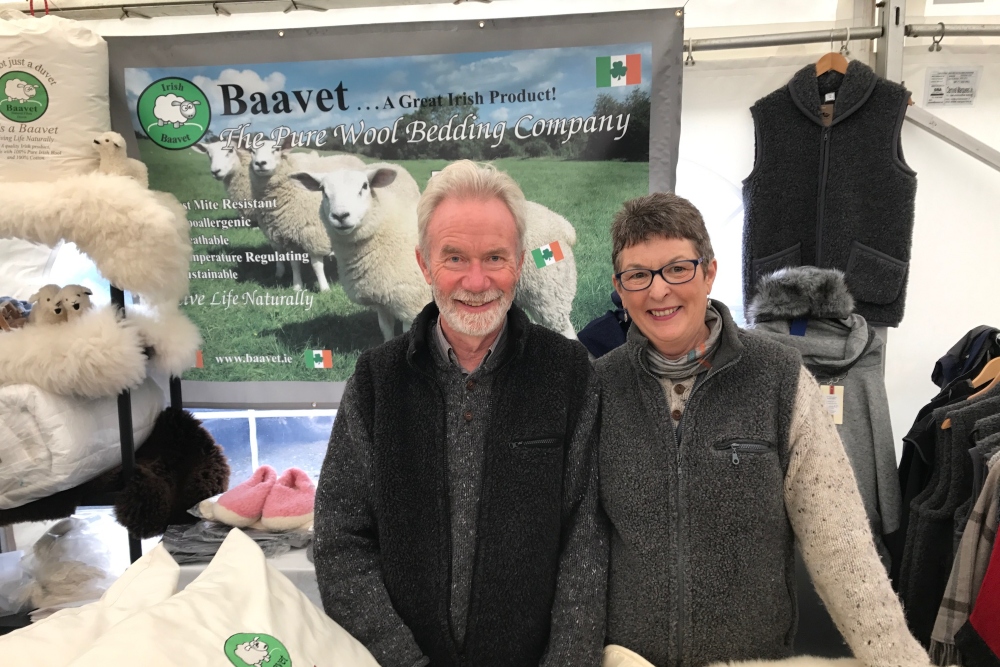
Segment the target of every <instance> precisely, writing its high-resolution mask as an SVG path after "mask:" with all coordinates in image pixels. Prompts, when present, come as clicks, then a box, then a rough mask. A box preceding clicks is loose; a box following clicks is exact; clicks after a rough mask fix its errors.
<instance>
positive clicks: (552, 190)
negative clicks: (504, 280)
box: [139, 140, 649, 382]
mask: <svg viewBox="0 0 1000 667" xmlns="http://www.w3.org/2000/svg"><path fill="white" fill-rule="evenodd" d="M139 146H140V150H141V154H142V159H143V161H144V162H145V163H146V164H147V165H148V167H149V179H150V187H151V188H153V189H156V190H162V191H165V192H171V193H173V194H174V195H175V196H177V198H178V199H179V200H180V201H181V202H182V203H186V202H189V201H192V200H197V199H208V200H215V201H219V200H221V199H222V198H223V197H225V196H226V193H225V189H224V188H223V186H222V184H221V183H219V182H217V181H216V180H214V179H213V178H212V177H211V174H210V173H209V171H208V159H207V158H206V157H205V156H204V155H201V154H199V153H196V152H194V151H191V150H182V151H167V150H163V149H160V148H157V147H156V146H155V145H153V144H152V143H151V142H149V141H145V140H143V141H140V142H139ZM399 164H400V165H402V166H403V167H405V168H406V169H407V170H408V171H409V172H410V173H411V174H412V175H413V177H414V178H415V179H416V181H417V183H418V184H419V185H420V187H421V188H423V187H424V185H425V184H426V183H427V179H428V178H430V174H431V171H432V170H438V169H441V168H443V167H444V166H445V165H446V164H447V162H446V161H444V160H408V161H401V162H399ZM495 164H496V165H497V167H498V168H500V169H502V170H504V171H506V172H507V173H509V174H510V175H511V176H512V177H513V178H514V179H515V180H516V181H517V182H518V183H519V184H520V185H521V188H522V189H523V190H524V194H525V196H526V197H527V198H528V199H529V200H531V201H535V202H538V203H540V204H543V205H545V206H547V207H549V208H550V209H552V210H553V211H556V212H557V213H560V214H561V215H563V216H565V218H566V219H567V220H569V221H570V222H571V223H572V224H573V226H574V227H575V228H576V232H577V239H578V240H577V244H576V246H574V248H573V253H574V255H575V256H576V265H577V294H576V299H575V300H574V302H573V311H572V320H573V325H574V326H575V327H576V329H577V330H579V329H581V328H582V327H583V326H584V325H585V324H586V323H587V322H589V321H590V320H592V319H593V318H595V317H597V316H599V315H601V314H603V313H604V312H605V311H606V310H607V309H608V308H609V307H610V303H611V302H610V299H609V298H608V297H609V294H610V292H611V239H610V233H609V228H610V224H611V218H612V216H613V215H614V213H615V211H617V210H618V208H619V207H620V206H621V203H622V202H623V201H624V200H626V199H629V198H631V197H637V196H639V195H643V194H646V192H647V191H648V180H649V165H648V164H647V163H623V162H568V161H561V160H555V159H504V160H497V161H496V162H495ZM204 217H208V218H213V219H221V218H234V217H237V216H236V215H235V214H234V212H232V211H198V210H195V209H194V208H192V209H191V210H189V212H188V218H189V219H190V220H198V219H201V218H204ZM191 235H192V238H194V237H196V236H201V235H205V236H224V237H227V238H228V239H229V245H228V246H216V247H213V246H195V252H196V253H202V254H206V253H216V252H219V251H225V252H227V253H229V254H236V253H240V252H246V251H248V250H250V251H253V252H272V251H271V249H270V247H269V246H268V245H267V242H266V241H265V239H264V236H263V234H261V232H260V231H259V230H257V229H256V228H252V229H230V230H219V229H212V228H192V229H191ZM529 261H530V258H529ZM191 268H192V270H205V271H209V270H220V269H234V270H236V271H238V276H239V277H238V280H192V281H191V293H192V294H201V295H204V296H205V304H206V305H201V306H185V308H184V310H185V312H186V314H187V315H188V316H189V317H190V318H191V320H192V321H194V323H195V324H197V325H198V326H199V327H200V329H201V332H202V336H203V337H204V339H205V344H204V347H203V358H204V365H205V367H204V368H200V369H192V370H191V371H189V372H188V373H186V374H185V375H184V377H185V379H189V380H215V381H248V380H317V381H327V382H329V381H338V380H346V379H347V378H348V377H350V375H351V373H352V372H353V371H354V363H355V361H356V360H357V357H358V355H359V354H360V353H361V351H363V350H365V349H367V348H369V347H372V346H374V345H377V344H379V343H381V342H382V335H381V333H380V332H379V328H378V319H377V318H376V316H375V312H374V311H373V310H369V309H368V308H363V307H361V306H357V305H355V304H353V303H351V302H350V301H349V300H348V299H347V296H346V295H345V294H344V291H343V289H341V287H340V285H339V284H337V283H336V282H335V280H334V279H335V277H336V270H335V268H334V267H333V262H328V268H327V275H328V277H329V278H330V279H331V281H330V291H329V292H326V293H322V294H320V293H319V292H316V291H315V276H314V275H313V272H312V268H311V267H309V266H308V265H303V267H302V275H303V281H304V282H305V284H306V286H307V287H308V288H309V296H311V297H313V299H314V301H313V304H312V308H311V309H310V310H305V309H304V308H303V307H288V306H243V305H239V306H233V307H230V308H228V309H227V308H226V307H225V306H222V305H219V306H210V305H207V304H209V303H210V302H211V301H212V300H213V296H214V295H216V294H228V293H229V292H230V291H232V292H233V293H234V294H235V295H237V296H240V297H242V295H244V294H246V293H253V292H254V290H256V291H257V292H258V293H259V294H260V293H264V292H267V293H269V294H271V295H284V296H292V295H294V294H295V292H294V291H293V290H292V289H291V274H290V271H288V270H287V268H286V272H285V276H284V278H283V279H282V280H280V281H279V280H278V279H277V278H275V273H274V266H273V265H267V266H264V265H260V264H250V263H242V264H240V265H236V264H233V263H226V264H224V263H218V264H209V263H206V264H198V265H195V264H192V267H191ZM215 298H216V301H221V298H220V297H218V296H216V297H215ZM311 349H327V350H331V351H332V352H333V368H332V369H329V370H326V369H322V370H317V369H311V368H307V367H306V364H305V361H304V359H303V353H304V351H305V350H311ZM247 354H250V355H266V356H278V355H282V356H288V357H290V358H291V360H292V361H291V363H218V362H217V361H216V358H217V357H224V356H229V357H234V356H239V355H247Z"/></svg>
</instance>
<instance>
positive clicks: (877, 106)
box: [743, 60, 917, 326]
mask: <svg viewBox="0 0 1000 667" xmlns="http://www.w3.org/2000/svg"><path fill="white" fill-rule="evenodd" d="M830 94H832V95H833V97H834V98H835V99H834V100H833V101H832V108H831V107H830V106H829V104H827V106H825V108H824V102H827V103H829V102H830V100H829V99H828V98H829V97H830ZM909 98H910V93H909V92H908V91H907V90H906V89H905V88H903V86H901V85H899V84H896V83H893V82H891V81H886V80H884V79H881V78H879V77H878V75H876V74H875V72H874V71H873V70H872V69H871V68H870V67H868V66H867V65H864V64H862V63H860V62H858V61H856V60H855V61H851V63H850V64H849V65H848V68H847V73H846V74H840V73H838V72H836V71H830V72H826V73H824V74H823V75H821V76H819V77H817V76H816V68H815V66H814V65H808V66H807V67H804V68H802V69H801V70H799V72H797V73H796V74H795V76H794V77H792V80H791V81H790V82H789V83H788V85H787V86H784V87H782V88H780V89H779V90H776V91H774V92H773V93H771V94H770V95H767V96H766V97H763V98H761V99H760V100H758V101H757V102H756V103H755V104H754V105H753V107H751V109H750V111H751V113H752V115H753V119H754V126H755V128H756V141H757V149H756V158H755V163H754V168H753V171H752V172H751V173H750V175H749V176H748V177H747V178H746V180H745V181H743V203H744V211H745V213H744V216H745V217H744V227H743V301H744V303H745V304H749V303H750V302H751V301H752V299H753V297H754V291H755V289H756V285H757V281H758V280H759V279H760V277H761V276H763V275H766V274H769V273H773V272H774V271H776V270H777V269H780V268H783V267H788V266H801V265H809V266H818V267H821V268H834V269H840V270H841V271H843V272H844V275H845V278H846V281H847V286H848V288H849V289H850V291H851V294H852V295H853V297H854V300H855V302H856V311H857V312H858V313H859V314H860V315H862V316H863V317H864V318H865V319H866V320H867V321H868V323H869V324H872V325H873V326H897V325H898V324H899V322H900V320H902V319H903V307H904V301H905V298H906V281H907V274H908V269H909V261H910V245H911V242H912V238H913V211H914V199H915V197H916V192H917V178H916V173H915V172H914V171H913V170H912V169H910V167H909V166H907V164H906V162H904V160H903V153H902V149H901V148H900V141H899V136H900V131H901V128H902V124H903V118H904V116H905V114H906V105H907V100H909Z"/></svg>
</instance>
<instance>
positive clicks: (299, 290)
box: [123, 41, 672, 382]
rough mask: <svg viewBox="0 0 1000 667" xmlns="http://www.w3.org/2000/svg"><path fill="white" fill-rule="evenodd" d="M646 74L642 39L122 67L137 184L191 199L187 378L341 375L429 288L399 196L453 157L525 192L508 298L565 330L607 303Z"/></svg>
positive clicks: (418, 188)
mask: <svg viewBox="0 0 1000 667" xmlns="http://www.w3.org/2000/svg"><path fill="white" fill-rule="evenodd" d="M248 60H249V59H248ZM255 60H256V59H255ZM655 71H656V70H655V68H654V62H653V45H652V44H651V42H648V41H647V42H631V41H629V42H618V43H615V42H610V41H609V43H605V44H600V45H596V46H595V45H588V46H575V47H567V46H561V47H559V48H530V49H517V50H511V49H508V50H491V51H465V52H459V53H441V54H433V53H431V54H421V55H410V56H394V57H379V58H355V59H332V60H311V59H310V60H307V59H302V60H295V61H274V62H246V63H236V64H233V63H232V62H230V63H228V64H222V65H195V66H183V67H180V66H160V67H127V68H125V69H124V78H123V83H124V91H125V97H126V100H127V105H128V110H129V118H130V120H131V123H132V128H131V129H132V130H133V131H134V135H135V137H136V140H137V143H138V149H139V151H138V154H139V156H140V157H141V159H142V160H143V161H144V162H145V164H146V165H147V167H148V169H149V180H150V187H152V188H154V189H157V190H164V191H167V192H171V193H173V194H174V195H175V196H177V197H178V199H179V200H180V201H181V202H182V203H183V204H184V205H185V206H186V207H187V209H188V221H189V225H190V235H191V241H192V245H193V247H194V252H193V255H192V258H191V266H190V278H191V289H190V294H189V295H188V297H187V298H186V299H185V300H184V303H183V307H184V310H185V312H186V313H187V314H188V316H189V317H190V318H191V319H192V320H193V321H194V322H195V323H197V324H198V325H199V327H200V328H201V331H202V335H203V337H204V341H205V342H204V346H203V349H202V351H201V354H200V357H199V366H198V368H196V369H193V370H192V371H190V372H189V373H188V374H186V375H185V379H186V380H196V381H214V382H219V381H221V382H248V381H250V382H252V381H273V380H284V381H325V382H341V381H343V380H346V379H347V378H348V377H349V376H350V375H351V373H352V372H353V370H354V364H355V361H356V360H357V357H358V355H359V354H360V353H361V352H362V351H364V350H365V349H368V348H370V347H373V346H375V345H378V344H380V343H382V342H383V341H384V340H387V339H388V338H390V337H392V336H393V335H397V334H399V333H400V332H401V331H403V330H404V329H405V328H407V327H409V325H410V323H411V322H412V320H413V318H414V317H415V316H416V314H417V313H419V312H420V310H421V309H422V308H423V306H424V305H425V304H426V303H428V302H429V301H430V300H431V292H430V288H429V286H428V285H427V284H426V282H425V281H424V278H423V276H422V274H421V273H420V270H419V268H418V266H417V262H416V259H415V255H414V247H415V245H416V242H417V224H416V205H417V201H418V199H419V196H420V193H421V192H422V190H423V188H424V187H425V186H426V184H427V182H428V180H429V179H431V178H433V177H434V174H435V173H436V172H437V171H439V170H441V169H442V168H444V167H445V166H446V165H447V164H448V163H449V162H450V161H453V160H457V159H464V158H468V159H472V160H477V161H489V162H492V163H493V164H495V165H496V166H497V167H498V168H500V169H501V170H503V171H505V172H507V173H508V174H510V175H511V176H512V177H513V178H514V179H515V180H516V181H517V182H518V184H519V185H520V186H521V188H522V189H523V191H524V193H525V196H526V197H527V199H528V201H529V202H530V204H529V208H528V219H527V248H528V252H527V254H526V257H525V264H524V269H523V274H522V277H521V281H520V283H519V284H518V288H517V297H516V303H518V304H519V305H520V306H521V307H522V308H524V310H525V311H526V312H527V313H528V314H529V316H530V317H531V319H532V320H533V321H535V322H537V323H539V324H542V325H544V326H546V327H549V328H551V329H553V330H555V331H558V332H560V333H563V334H564V335H566V336H574V335H575V332H577V331H579V330H580V329H582V328H583V326H585V325H586V324H587V323H588V322H589V321H590V320H592V319H594V318H595V317H598V316H600V315H602V314H603V313H605V312H606V311H607V310H608V309H609V308H610V307H611V301H610V293H611V279H610V276H611V261H610V254H611V246H610V233H609V227H610V222H611V218H612V216H613V215H614V213H615V211H617V210H618V208H619V207H620V206H621V203H622V202H623V201H625V200H626V199H629V198H631V197H635V196H638V195H642V194H645V193H646V192H648V191H649V189H650V185H651V176H650V159H651V151H650V148H651V108H652V107H653V99H652V98H653V95H654V90H655V87H656V85H657V84H656V83H655V82H654V76H653V75H654V72H655ZM666 143H667V144H669V143H670V142H669V141H667V142H666ZM671 178H672V174H671ZM653 180H655V179H653ZM669 185H672V180H671V182H670V184H669Z"/></svg>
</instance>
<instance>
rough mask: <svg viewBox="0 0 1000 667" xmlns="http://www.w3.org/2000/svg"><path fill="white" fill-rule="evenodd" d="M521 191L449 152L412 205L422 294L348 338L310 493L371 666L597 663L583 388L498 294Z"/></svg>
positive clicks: (509, 261) (328, 591)
mask: <svg viewBox="0 0 1000 667" xmlns="http://www.w3.org/2000/svg"><path fill="white" fill-rule="evenodd" d="M523 202H524V195H523V194H522V193H521V190H520V189H519V188H518V186H517V184H516V183H514V181H513V180H512V179H511V178H510V177H509V176H507V175H506V174H503V173H501V172H498V171H496V170H495V169H493V168H492V167H489V166H477V165H475V164H474V163H472V162H469V161H468V160H463V161H460V162H456V163H454V164H452V165H450V166H448V167H447V168H446V169H444V170H443V171H442V172H441V173H440V174H438V175H436V176H434V178H433V179H431V181H430V182H429V184H428V186H427V189H426V191H425V192H424V194H423V196H422V197H421V200H420V203H419V205H418V208H417V217H418V227H419V244H420V245H419V246H418V248H417V262H418V264H419V265H420V268H421V270H422V271H423V274H424V277H425V279H426V280H427V282H428V283H429V284H430V285H431V289H432V292H433V295H434V303H431V304H429V305H428V306H427V307H426V308H425V309H424V310H423V312H422V313H421V314H420V315H419V316H418V317H417V319H416V320H415V321H414V324H413V327H412V328H411V330H410V331H409V332H407V333H405V334H403V335H402V336H400V337H398V338H396V339H394V340H391V341H389V342H388V343H386V344H384V345H382V346H380V347H378V348H375V349H374V350H369V351H368V352H365V353H364V354H362V355H361V357H360V358H359V359H358V363H357V366H356V369H355V373H354V375H353V377H352V378H351V379H350V381H349V382H348V383H347V387H346V389H345V391H344V397H343V399H342V401H341V404H340V410H339V412H338V414H337V419H336V421H335V423H334V428H333V435H332V437H331V440H330V447H329V450H328V452H327V456H326V460H325V462H324V464H323V470H322V472H321V474H320V482H319V488H318V491H317V494H316V546H315V561H316V575H317V578H318V580H319V585H320V592H321V594H322V597H323V605H324V607H325V608H326V611H327V613H328V614H329V615H330V616H331V617H332V618H333V619H334V620H335V621H337V622H338V623H340V624H341V625H342V626H343V627H344V628H345V629H347V630H348V631H349V632H350V633H351V634H353V635H354V636H355V637H357V638H358V639H359V640H360V641H361V642H362V643H363V644H364V645H365V646H366V647H367V648H368V650H369V651H371V653H372V655H374V656H375V659H376V660H378V661H379V663H380V664H381V665H383V666H384V667H417V666H422V665H428V664H429V665H433V667H452V666H456V667H457V666H460V665H461V666H463V667H465V666H468V667H491V666H496V667H535V666H537V665H543V666H546V667H548V666H556V665H565V666H567V667H569V666H573V667H578V666H580V667H586V666H588V665H593V666H594V667H596V666H597V665H599V663H600V655H601V650H602V645H603V639H604V617H605V589H606V584H607V581H606V578H607V564H606V559H607V540H606V536H605V535H604V532H603V528H602V525H603V524H601V523H600V522H599V521H598V515H597V512H598V508H597V493H598V490H597V477H596V460H595V458H596V454H595V442H596V438H597V426H596V423H597V418H598V405H599V399H598V389H597V382H596V378H595V376H594V373H593V371H592V370H591V367H590V364H589V362H588V359H587V353H586V351H585V350H584V349H583V347H581V346H580V345H579V344H578V343H576V342H575V341H570V340H567V339H566V338H563V337H562V336H560V335H559V334H556V333H554V332H552V331H549V330H547V329H544V328H542V327H539V326H536V325H533V324H531V323H530V322H529V321H528V320H527V317H526V316H525V315H524V313H523V312H522V311H521V310H520V309H519V308H518V307H517V306H514V305H513V299H514V289H515V286H516V285H517V281H518V278H519V276H520V273H521V266H522V262H523V257H524V250H525V249H524V247H523V239H524V218H523V213H522V210H523Z"/></svg>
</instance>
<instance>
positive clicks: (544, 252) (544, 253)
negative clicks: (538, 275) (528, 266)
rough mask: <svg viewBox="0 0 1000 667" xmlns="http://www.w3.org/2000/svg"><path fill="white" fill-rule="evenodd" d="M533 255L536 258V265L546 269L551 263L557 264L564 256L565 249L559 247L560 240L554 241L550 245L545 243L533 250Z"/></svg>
mask: <svg viewBox="0 0 1000 667" xmlns="http://www.w3.org/2000/svg"><path fill="white" fill-rule="evenodd" d="M531 257H532V259H534V260H535V266H537V267H538V268H540V269H544V268H545V267H546V266H548V265H549V264H555V263H556V262H558V261H559V260H561V259H562V258H563V251H562V248H560V247H559V241H553V242H552V243H549V244H548V245H543V246H542V247H541V248H535V249H534V250H532V251H531Z"/></svg>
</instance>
